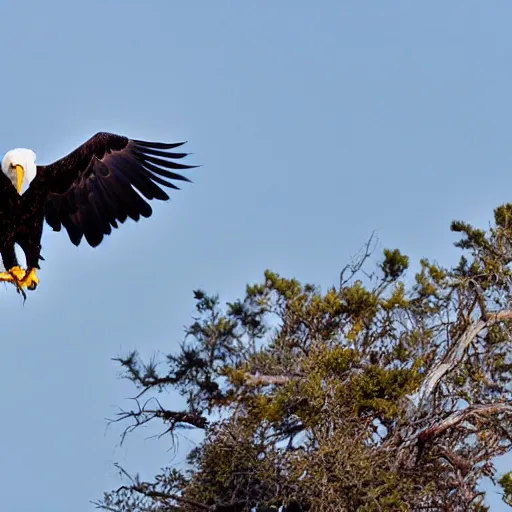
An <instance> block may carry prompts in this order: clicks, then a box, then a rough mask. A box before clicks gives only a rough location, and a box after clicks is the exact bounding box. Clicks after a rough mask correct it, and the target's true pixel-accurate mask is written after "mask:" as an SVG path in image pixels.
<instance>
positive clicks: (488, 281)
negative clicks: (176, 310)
mask: <svg viewBox="0 0 512 512" xmlns="http://www.w3.org/2000/svg"><path fill="white" fill-rule="evenodd" d="M451 229H452V231H453V232H455V233H457V236H458V237H459V240H458V241H457V242H456V246H457V247H459V248H460V249H461V251H462V255H461V257H460V261H459V262H458V263H457V265H456V266H455V267H453V268H445V267H442V266H440V265H439V264H437V263H434V262H432V261H429V260H427V259H423V260H421V261H420V262H419V265H418V268H419V270H418V272H417V273H416V274H415V275H410V274H409V272H408V268H409V258H408V257H407V256H405V255H404V254H402V252H400V251H399V250H397V249H395V250H385V251H384V254H383V255H382V258H381V262H380V264H379V265H378V266H377V268H373V269H369V268H368V267H369V263H370V262H369V255H370V254H371V253H372V251H373V246H372V240H370V242H369V243H368V244H367V245H366V246H365V248H364V250H363V251H362V253H361V255H360V256H359V257H358V258H356V260H355V261H354V262H353V263H352V264H351V265H349V266H347V267H346V268H345V269H344V270H343V271H342V272H341V275H340V279H339V284H337V285H336V286H334V287H332V288H330V289H328V290H325V291H321V290H320V289H319V288H318V287H316V286H313V285H309V284H301V283H300V282H298V281H297V280H296V279H288V278H285V277H282V276H280V275H278V274H277V273H275V272H271V271H267V272H265V275H264V280H263V282H262V283H259V284H253V285H249V286H247V288H246V293H245V296H244V297H243V298H242V299H240V300H238V301H236V302H234V303H227V304H222V303H221V301H220V299H219V297H218V296H212V295H209V294H207V293H205V292H204V291H200V290H199V291H196V292H195V299H196V307H197V317H196V318H194V321H193V323H192V324H191V325H190V327H189V328H188V330H187V332H186V338H185V341H184V342H183V344H182V345H181V347H180V350H179V351H178V353H176V354H170V355H169V356H168V358H167V360H166V364H167V366H166V371H165V372H164V373H161V372H157V370H156V367H155V364H154V363H153V362H151V363H144V362H143V361H141V360H140V358H139V356H138V355H137V353H132V354H130V355H129V356H127V357H124V358H120V359H119V363H120V364H121V365H122V367H123V368H124V370H125V371H126V376H127V377H128V378H129V379H131V380H132V381H133V383H134V384H135V385H136V386H137V387H138V388H139V391H140V392H143V393H148V394H149V393H155V394H156V395H158V394H165V393H167V392H168V390H169V389H174V390H177V391H179V392H180V393H181V394H182V395H183V396H184V397H185V398H186V401H187V408H186V410H183V411H171V410H167V409H165V408H163V407H161V406H158V407H156V408H155V407H149V405H147V406H144V405H143V404H141V405H140V406H139V407H138V408H136V409H133V410H130V411H126V412H124V413H123V414H122V416H121V418H120V419H122V420H123V421H128V422H129V423H128V427H127V428H128V429H133V428H135V427H137V426H138V425H141V424H143V423H146V422H148V421H154V420H157V421H161V422H162V423H163V425H164V428H165V431H166V432H168V433H169V435H173V433H174V432H175V431H176V429H178V428H180V427H183V426H187V427H192V428H196V429H201V430H203V431H204V441H203V442H202V444H201V445H200V446H199V447H198V448H197V449H194V450H192V451H191V452H190V454H189V457H188V459H189V463H190V464H191V468H192V469H191V470H190V471H187V472H180V471H178V470H177V469H175V468H167V469H166V470H164V471H163V472H162V474H160V475H158V476H157V477H156V478H155V480H154V482H143V481H140V480H139V479H138V478H136V477H133V478H132V477H129V476H128V475H126V477H127V479H128V481H127V484H126V485H125V486H123V487H122V488H120V489H118V490H117V491H113V492H109V493H106V494H105V495H104V497H103V499H102V500H101V501H100V502H98V503H97V505H98V507H99V508H103V509H105V510H110V511H113V512H121V511H131V512H139V511H140V512H142V511H162V512H163V511H170V510H183V511H201V510H203V511H214V510H216V511H233V512H234V511H246V510H247V511H248V510H251V509H256V510H258V511H261V512H264V511H270V510H275V511H277V510H278V509H280V508H282V509H283V510H285V511H288V512H291V511H299V510H311V511H347V512H352V511H356V510H357V511H363V512H370V511H382V510H386V511H387V510H389V511H409V510H417V511H420V510H422V511H432V512H433V511H459V510H460V511H474V512H477V511H478V512H482V511H485V510H488V507H487V506H486V505H485V495H484V493H483V492H482V491H481V490H480V489H479V483H481V481H482V479H483V478H484V477H488V478H490V479H491V480H492V481H494V482H495V483H499V484H501V486H502V488H503V500H504V502H505V503H509V504H511V505H512V476H511V474H505V475H497V474H496V470H495V468H494V466H493V460H494V459H495V458H496V457H497V456H500V455H503V454H506V453H508V452H509V451H510V449H511V441H512V437H511V435H512V403H511V391H512V390H511V386H510V382H511V373H510V372H511V368H512V366H511V365H512V361H511V358H510V355H509V353H510V348H511V333H512V330H511V329H512V303H511V286H512V270H511V268H510V263H511V262H512V205H510V204H507V205H503V206H500V207H499V208H497V209H496V210H495V211H494V223H493V225H492V226H491V227H490V228H489V229H488V230H480V229H476V228H474V227H473V226H470V225H469V224H466V223H464V222H453V223H452V226H451ZM148 403H151V402H148ZM498 478H499V480H498V481H497V479H498ZM496 481H497V482H496ZM504 506H505V505H504Z"/></svg>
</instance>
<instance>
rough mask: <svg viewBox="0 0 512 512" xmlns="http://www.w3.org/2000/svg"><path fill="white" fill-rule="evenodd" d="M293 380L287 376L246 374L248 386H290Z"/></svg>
mask: <svg viewBox="0 0 512 512" xmlns="http://www.w3.org/2000/svg"><path fill="white" fill-rule="evenodd" d="M291 379H292V378H291V377H287V376H286V375H252V374H250V373H246V374H245V383H246V384H247V385H248V386H269V385H272V384H274V385H276V386H282V385H284V384H288V382H290V380H291Z"/></svg>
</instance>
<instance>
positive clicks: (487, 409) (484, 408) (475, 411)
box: [418, 403, 512, 443]
mask: <svg viewBox="0 0 512 512" xmlns="http://www.w3.org/2000/svg"><path fill="white" fill-rule="evenodd" d="M500 413H506V414H512V405H508V404H505V403H498V404H488V405H474V406H472V407H468V408H467V409H463V410H461V411H457V412H454V413H452V414H450V415H449V416H448V417H447V418H445V419H444V420H441V421H439V422H438V423H436V424H435V425H432V426H431V427H428V428H426V429H425V430H423V431H422V432H421V433H420V434H419V435H418V441H419V442H423V443H425V442H426V441H428V440H429V439H432V438H433V437H436V436H439V435H441V434H442V433H443V432H445V431H446V430H448V429H449V428H452V427H455V426H456V425H459V424H460V423H462V422H463V421H465V420H467V419H468V418H469V417H470V416H491V415H494V414H500Z"/></svg>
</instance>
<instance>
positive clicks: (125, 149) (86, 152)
mask: <svg viewBox="0 0 512 512" xmlns="http://www.w3.org/2000/svg"><path fill="white" fill-rule="evenodd" d="M182 144H184V143H183V142H178V143H174V144H165V143H159V142H145V141H141V140H132V139H128V138H127V137H123V136H120V135H115V134H111V133H97V134H96V135H95V136H94V137H92V138H91V139H89V140H88V141H87V142H85V143H84V144H82V145H81V146H80V147H78V148H77V149H76V150H74V151H73V152H72V153H70V154H69V155H68V156H66V157H64V158H62V159H60V160H57V161H56V162H54V163H53V164H50V165H46V166H38V167H37V177H36V178H35V179H34V181H33V182H32V184H31V186H30V188H33V189H35V190H38V189H39V190H41V189H43V190H45V191H46V193H47V194H48V197H47V200H46V206H45V216H46V222H48V224H49V225H50V226H51V227H52V228H53V229H54V230H55V231H60V229H61V226H64V227H65V228H66V230H67V232H68V235H69V238H70V240H71V242H73V244H75V245H79V244H80V241H81V240H82V237H83V236H85V239H86V240H87V242H88V243H89V245H91V246H92V247H96V246H97V245H99V244H100V243H101V241H102V240H103V237H104V235H109V234H110V233H111V231H112V228H117V227H118V222H120V223H123V222H124V221H125V220H126V219H127V218H128V217H130V218H131V219H133V220H135V221H137V220H139V218H140V217H141V216H142V217H150V216H151V213H152V209H151V206H150V205H149V204H148V203H147V202H146V201H145V200H144V199H143V197H142V196H144V197H145V198H146V199H148V200H151V199H159V200H161V201H165V200H167V199H169V196H168V195H167V193H166V192H164V190H163V189H162V188H161V187H160V186H159V185H162V186H164V187H169V188H174V189H178V190H179V188H178V187H177V186H176V185H174V184H173V183H171V182H170V181H169V180H178V181H190V180H189V179H188V178H186V177H184V176H182V175H181V174H177V173H176V172H173V171H171V170H169V169H174V170H179V169H190V168H193V167H196V166H192V165H184V164H181V163H178V162H175V160H179V159H181V158H183V157H185V156H187V153H174V152H170V151H169V150H171V149H174V148H177V147H178V146H181V145H182ZM135 189H137V190H138V191H139V192H140V194H138V193H137V192H136V190H135ZM141 194H142V196H141Z"/></svg>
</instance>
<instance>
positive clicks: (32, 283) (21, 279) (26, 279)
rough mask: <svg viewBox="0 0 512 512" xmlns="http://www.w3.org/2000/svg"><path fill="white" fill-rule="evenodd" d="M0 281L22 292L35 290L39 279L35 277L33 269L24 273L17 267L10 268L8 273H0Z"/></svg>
mask: <svg viewBox="0 0 512 512" xmlns="http://www.w3.org/2000/svg"><path fill="white" fill-rule="evenodd" d="M0 281H6V282H9V283H13V284H14V285H15V286H16V287H17V288H18V290H23V288H28V289H29V290H35V289H36V288H37V285H38V284H39V278H38V277H37V275H36V269H35V268H32V269H30V270H29V271H28V272H26V271H25V270H23V269H22V268H20V267H17V266H16V267H13V268H11V269H10V270H9V272H0Z"/></svg>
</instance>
